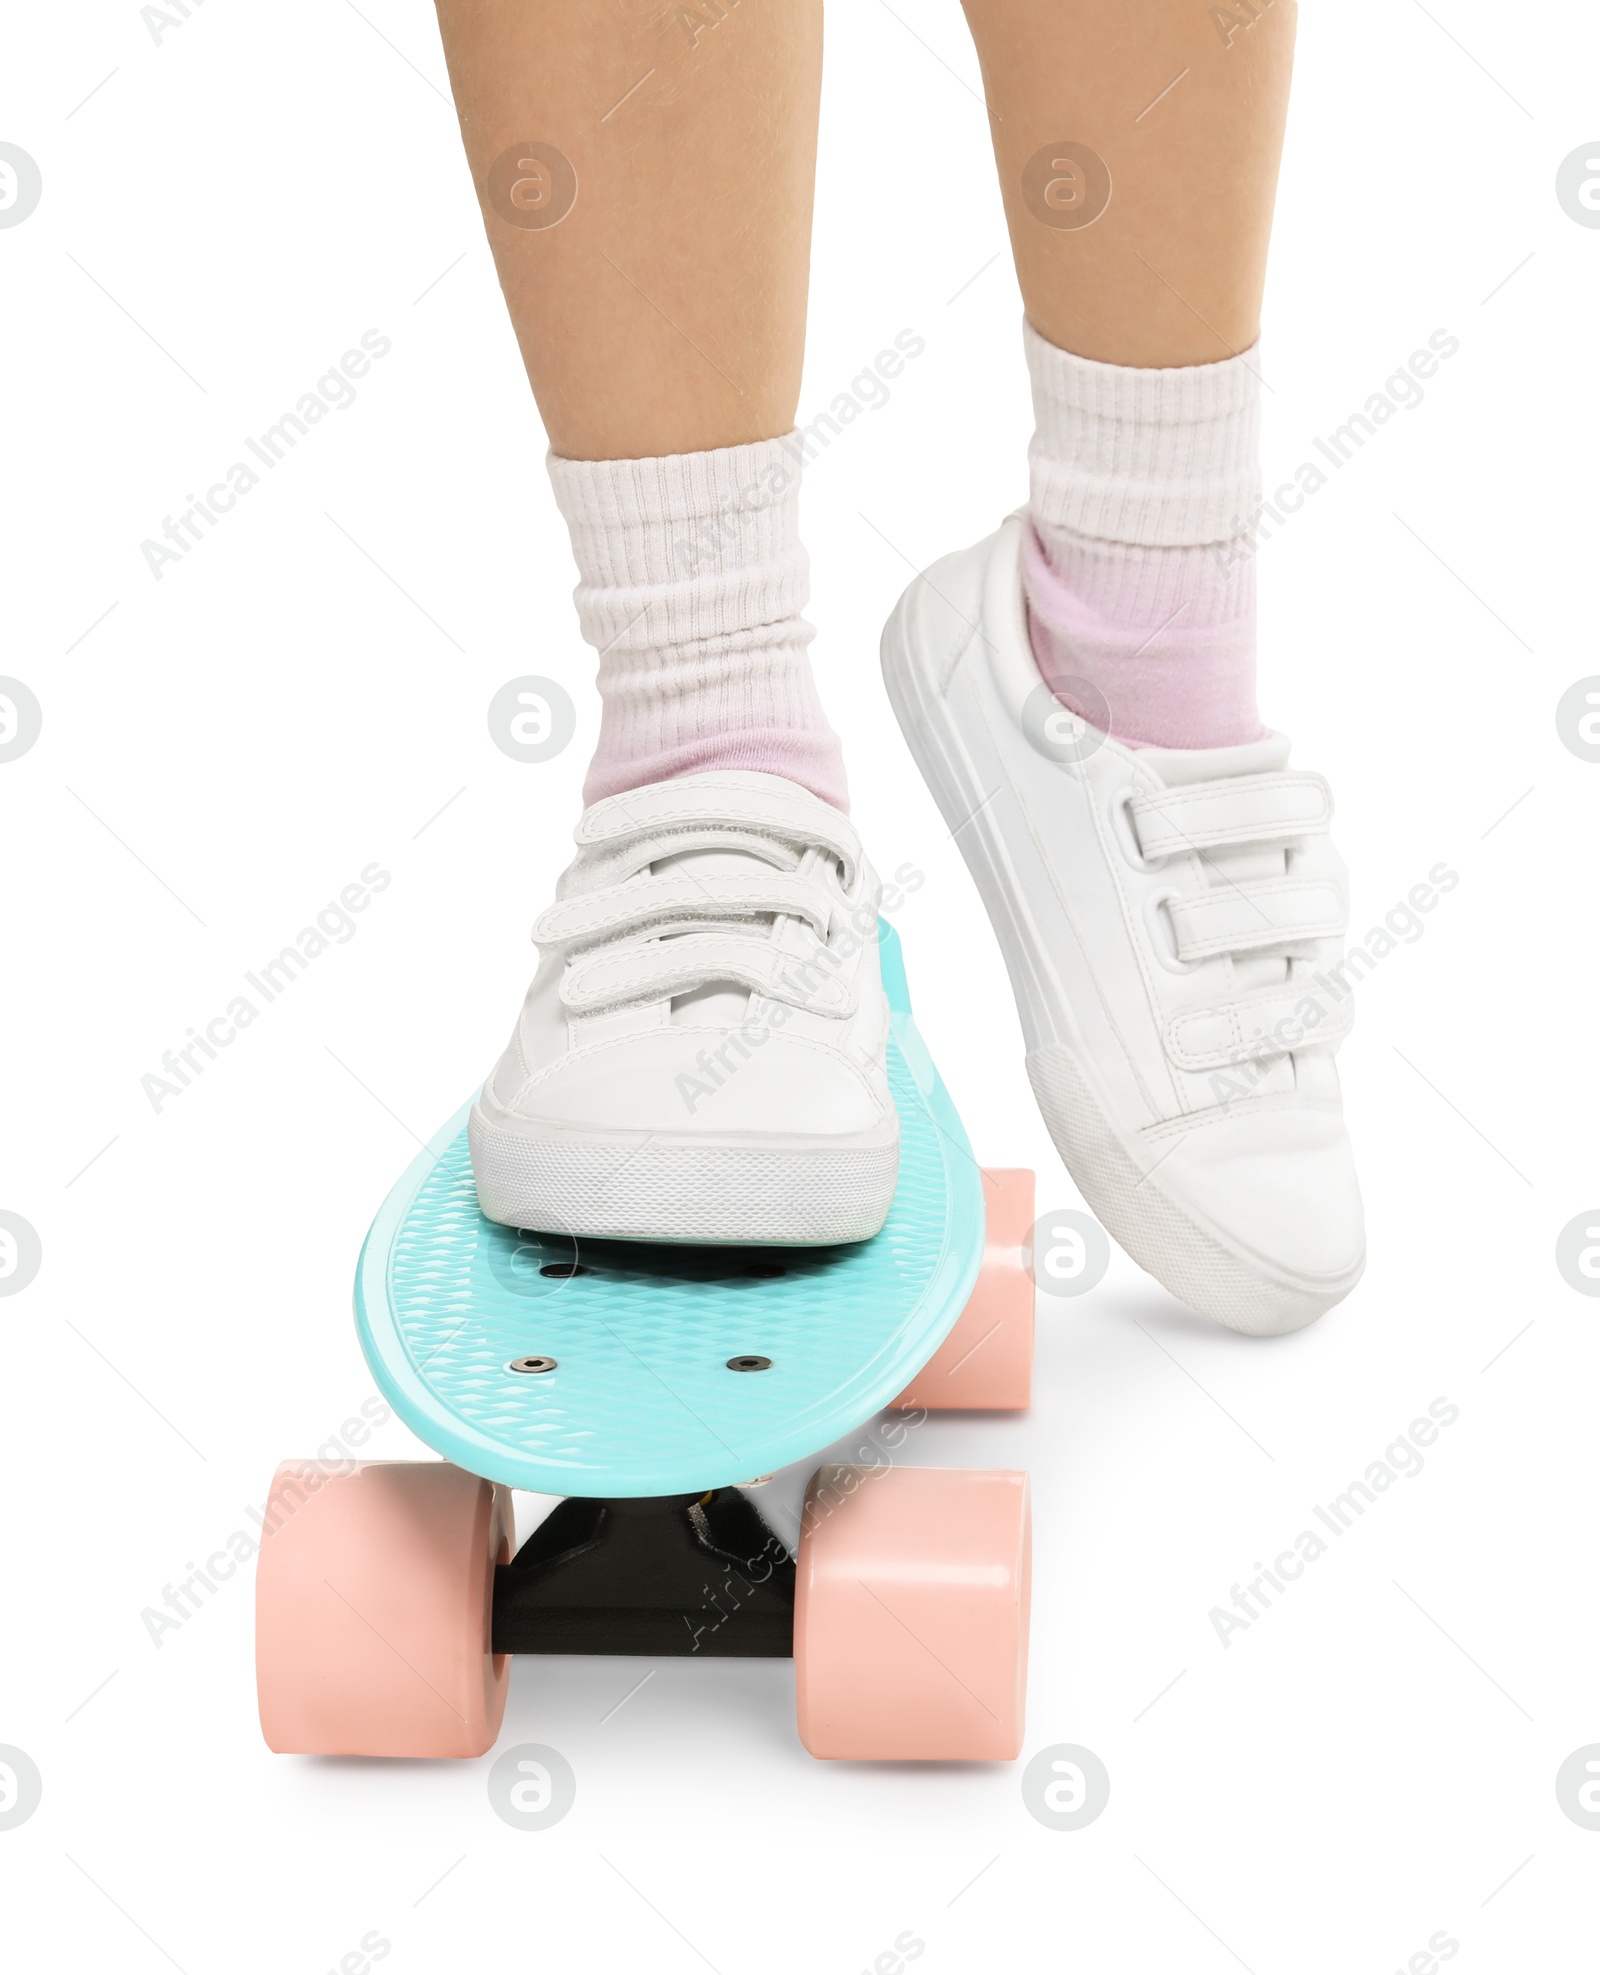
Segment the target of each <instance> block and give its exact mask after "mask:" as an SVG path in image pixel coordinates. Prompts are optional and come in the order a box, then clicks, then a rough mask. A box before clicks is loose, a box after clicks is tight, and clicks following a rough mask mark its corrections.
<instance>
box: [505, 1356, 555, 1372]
mask: <svg viewBox="0 0 1600 1975" xmlns="http://www.w3.org/2000/svg"><path fill="white" fill-rule="evenodd" d="M555 1368H556V1361H555V1359H554V1358H513V1359H512V1360H511V1362H510V1364H509V1365H507V1366H506V1370H507V1371H508V1372H553V1371H554V1370H555Z"/></svg>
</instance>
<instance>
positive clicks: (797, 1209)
mask: <svg viewBox="0 0 1600 1975" xmlns="http://www.w3.org/2000/svg"><path fill="white" fill-rule="evenodd" d="M467 1129H468V1138H469V1142H470V1144H471V1148H472V1170H473V1174H474V1176H475V1178H476V1180H477V1187H478V1204H479V1205H480V1206H481V1207H482V1209H483V1211H484V1213H485V1214H486V1215H487V1216H488V1218H489V1219H490V1220H491V1221H499V1222H501V1223H502V1224H503V1225H504V1226H506V1227H515V1228H527V1229H530V1230H534V1231H537V1232H540V1233H546V1234H570V1235H587V1236H589V1237H591V1238H592V1239H595V1240H611V1241H664V1242H708V1243H740V1244H746V1245H754V1246H767V1245H771V1246H774V1247H822V1246H826V1245H830V1244H832V1243H834V1242H844V1241H866V1240H868V1239H869V1238H870V1237H871V1236H872V1235H875V1234H876V1233H877V1232H878V1230H879V1229H880V1228H881V1227H882V1226H883V1224H884V1222H885V1221H886V1220H887V1219H888V1216H889V1207H890V1204H891V1202H892V1201H893V1199H894V1188H895V1178H896V1174H897V1171H898V1167H899V1145H898V1142H897V1140H895V1139H892V1138H891V1139H890V1140H889V1142H888V1143H887V1144H882V1145H866V1146H817V1147H810V1146H806V1147H797V1148H791V1147H787V1146H751V1145H707V1144H672V1143H665V1142H663V1141H662V1140H661V1139H660V1138H652V1137H649V1136H646V1135H643V1134H640V1135H637V1136H630V1135H624V1134H619V1135H618V1136H617V1137H616V1138H614V1139H605V1140H593V1139H588V1140H586V1139H581V1138H576V1137H569V1136H563V1137H561V1138H535V1137H530V1136H528V1135H526V1134H524V1133H521V1132H515V1131H508V1130H507V1129H505V1127H503V1126H498V1125H495V1124H493V1123H492V1122H491V1121H490V1120H489V1119H488V1118H486V1117H485V1116H484V1115H483V1112H482V1110H481V1109H480V1108H479V1107H478V1106H477V1105H474V1106H473V1110H472V1116H471V1119H470V1121H469V1123H468V1128H467Z"/></svg>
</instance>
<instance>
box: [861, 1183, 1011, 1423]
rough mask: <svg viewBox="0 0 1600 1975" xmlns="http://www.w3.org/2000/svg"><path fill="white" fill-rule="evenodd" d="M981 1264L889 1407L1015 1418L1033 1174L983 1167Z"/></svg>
mask: <svg viewBox="0 0 1600 1975" xmlns="http://www.w3.org/2000/svg"><path fill="white" fill-rule="evenodd" d="M983 1200H984V1208H985V1211H986V1214H987V1224H986V1226H985V1229H984V1242H983V1266H982V1268H981V1269H980V1270H979V1272H978V1280H977V1282H976V1283H975V1284H974V1285H973V1290H972V1294H971V1295H970V1296H969V1297H968V1298H967V1307H966V1308H965V1309H964V1310H963V1311H962V1312H961V1315H960V1316H959V1317H957V1318H956V1321H955V1328H954V1329H953V1330H952V1331H951V1332H950V1334H949V1336H948V1337H947V1338H946V1339H945V1341H944V1342H943V1343H942V1344H941V1345H940V1346H939V1348H938V1350H937V1351H935V1352H934V1354H933V1356H932V1357H931V1358H930V1359H929V1360H928V1362H927V1363H926V1364H925V1365H924V1366H923V1368H922V1370H921V1371H920V1372H918V1373H917V1375H916V1377H915V1378H914V1379H913V1380H912V1381H911V1383H910V1384H909V1385H908V1386H907V1387H906V1389H905V1391H904V1392H902V1393H901V1394H900V1396H899V1398H898V1399H896V1400H894V1402H893V1403H894V1404H895V1405H896V1406H901V1407H912V1406H917V1407H922V1408H924V1409H926V1410H927V1411H929V1412H948V1411H950V1410H952V1409H953V1408H955V1407H967V1408H970V1409H971V1410H973V1411H978V1412H1021V1411H1023V1410H1024V1409H1025V1408H1026V1407H1027V1404H1028V1401H1029V1398H1030V1396H1031V1392H1032V1385H1033V1279H1032V1278H1031V1277H1030V1276H1029V1274H1028V1271H1027V1269H1026V1268H1025V1267H1024V1266H1023V1260H1022V1251H1023V1247H1024V1244H1025V1243H1026V1242H1027V1239H1028V1234H1029V1231H1030V1230H1031V1229H1032V1227H1033V1219H1034V1212H1033V1174H1032V1173H1030V1172H1028V1171H1027V1170H1026V1169H1025V1168H1021V1167H995V1166H986V1167H985V1168H984V1171H983Z"/></svg>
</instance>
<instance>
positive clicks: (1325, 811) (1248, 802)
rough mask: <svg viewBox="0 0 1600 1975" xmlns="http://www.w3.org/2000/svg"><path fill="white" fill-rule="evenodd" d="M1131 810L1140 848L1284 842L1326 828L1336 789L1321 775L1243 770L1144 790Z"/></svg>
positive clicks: (1166, 852)
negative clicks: (1220, 777)
mask: <svg viewBox="0 0 1600 1975" xmlns="http://www.w3.org/2000/svg"><path fill="white" fill-rule="evenodd" d="M1128 812H1129V814H1130V816H1131V817H1132V818H1133V828H1134V834H1135V835H1136V836H1137V837H1138V839H1139V850H1140V853H1141V854H1142V855H1143V856H1144V857H1147V858H1157V857H1172V856H1175V855H1177V854H1178V853H1179V852H1181V851H1185V850H1216V849H1218V848H1220V847H1221V846H1223V845H1225V844H1247V843H1284V842H1287V841H1288V840H1289V839H1291V838H1293V837H1305V836H1310V835H1312V834H1313V833H1314V832H1316V831H1318V830H1325V829H1327V827H1328V821H1329V818H1330V817H1331V816H1332V815H1333V792H1332V791H1331V790H1330V789H1329V787H1328V785H1327V783H1326V782H1325V781H1324V780H1323V779H1322V777H1321V776H1320V775H1299V774H1288V773H1284V774H1281V775H1238V776H1234V777H1233V778H1232V779H1229V780H1223V781H1220V782H1196V783H1194V784H1193V785H1192V786H1191V787H1189V788H1178V789H1161V790H1158V791H1155V792H1149V791H1145V792H1141V793H1140V794H1138V795H1136V796H1134V797H1132V799H1131V800H1130V801H1129V803H1128Z"/></svg>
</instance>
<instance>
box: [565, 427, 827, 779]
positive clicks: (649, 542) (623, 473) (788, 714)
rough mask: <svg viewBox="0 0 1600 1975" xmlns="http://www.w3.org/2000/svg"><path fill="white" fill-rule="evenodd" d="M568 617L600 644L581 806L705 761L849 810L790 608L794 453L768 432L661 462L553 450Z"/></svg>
mask: <svg viewBox="0 0 1600 1975" xmlns="http://www.w3.org/2000/svg"><path fill="white" fill-rule="evenodd" d="M549 467H550V478H551V482H552V484H553V486H554V488H555V496H556V505H557V506H558V507H559V508H560V509H561V512H562V514H563V515H564V516H565V518H566V522H567V526H568V528H569V530H570V531H571V535H572V553H573V556H574V558H575V559H576V561H577V565H578V575H579V578H580V581H579V584H578V588H577V591H576V592H575V597H576V601H577V605H578V622H579V626H580V628H581V630H582V632H583V635H584V637H585V638H586V639H587V641H588V642H589V643H590V644H591V645H593V646H594V647H595V649H596V650H597V651H598V652H599V654H600V670H599V687H600V698H601V708H602V710H601V716H600V744H599V747H598V748H597V749H596V752H595V757H594V760H593V761H592V762H591V763H590V765H589V773H588V776H587V778H586V779H585V781H584V785H583V797H584V801H585V802H598V801H599V800H600V799H601V798H602V797H603V796H609V795H620V794H622V793H623V792H625V791H626V790H628V789H637V788H642V787H643V786H644V785H645V784H646V783H648V782H663V781H667V780H670V779H671V778H672V777H674V776H677V775H694V774H699V773H700V772H701V771H702V770H705V769H710V768H756V769H761V770H764V771H765V772H766V773H767V774H769V775H784V776H787V777H788V779H789V780H790V781H792V782H798V783H800V785H801V786H802V787H803V788H807V789H810V790H811V791H812V793H813V794H814V795H818V796H820V797H821V798H822V800H823V801H824V802H831V803H832V804H833V805H834V806H835V807H836V808H838V809H845V808H847V807H848V801H847V797H846V793H845V776H844V758H843V755H842V754H841V752H840V748H839V740H838V736H837V735H836V734H835V733H834V731H833V729H832V728H831V727H830V726H829V725H828V721H827V716H826V715H825V714H824V713H823V711H822V703H821V701H820V700H819V699H818V697H817V688H816V682H815V680H814V679H813V678H812V675H811V662H810V660H809V658H808V657H807V656H806V647H807V646H808V645H809V644H810V642H811V640H812V638H813V636H814V635H815V633H814V632H813V630H812V628H811V626H810V625H809V624H808V623H807V622H806V621H805V619H804V617H802V616H801V614H800V613H801V611H802V610H803V609H804V608H805V602H806V597H807V594H808V590H809V566H808V564H807V560H806V552H805V550H804V549H803V548H802V547H801V545H800V528H799V506H800V453H799V448H798V445H797V443H796V442H795V441H794V440H793V439H792V438H784V439H765V440H760V441H758V442H756V443H755V444H753V445H748V446H724V447H720V448H718V449H717V450H716V451H713V452H705V453H678V454H674V455H672V456H671V457H670V458H666V459H629V460H571V459H558V458H557V457H556V456H555V455H554V454H551V456H550V459H549Z"/></svg>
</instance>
